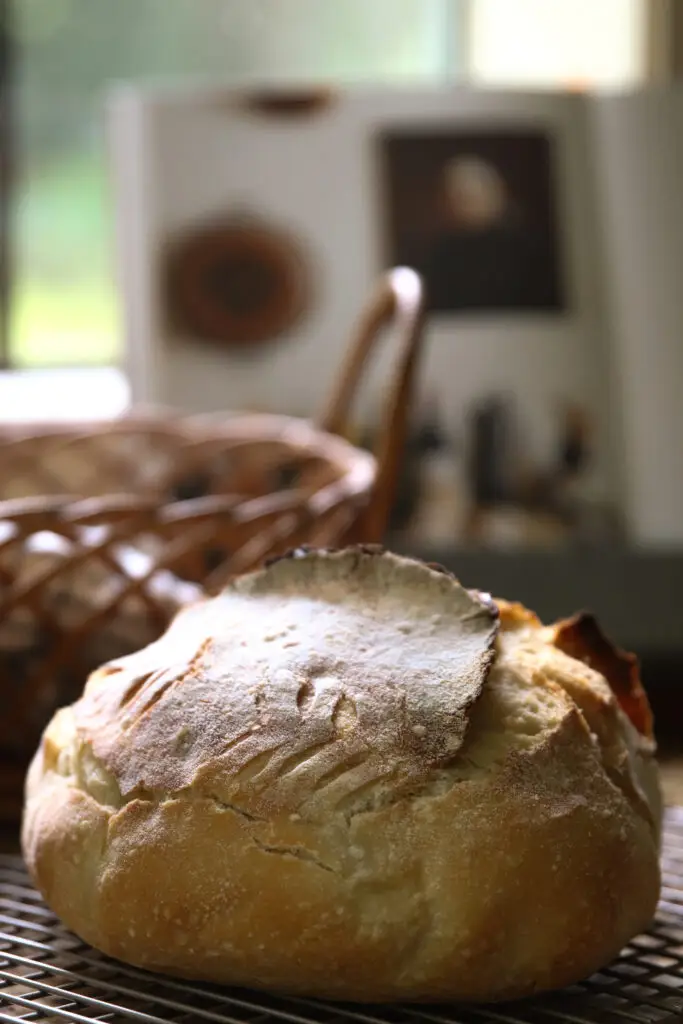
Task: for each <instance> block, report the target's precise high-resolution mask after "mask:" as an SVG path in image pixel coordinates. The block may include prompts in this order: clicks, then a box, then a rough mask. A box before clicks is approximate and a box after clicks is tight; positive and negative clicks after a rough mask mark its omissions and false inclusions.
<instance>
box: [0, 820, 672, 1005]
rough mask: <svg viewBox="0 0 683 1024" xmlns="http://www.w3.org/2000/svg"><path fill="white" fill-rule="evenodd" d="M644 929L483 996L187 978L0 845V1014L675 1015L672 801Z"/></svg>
mask: <svg viewBox="0 0 683 1024" xmlns="http://www.w3.org/2000/svg"><path fill="white" fill-rule="evenodd" d="M663 869H664V885H663V889H662V899H661V903H660V907H659V911H658V913H657V918H656V920H655V922H654V923H653V925H652V927H651V928H650V930H649V931H648V932H647V933H646V934H644V935H640V936H638V938H636V939H634V940H633V942H632V943H631V944H630V945H629V946H627V947H626V949H624V950H623V952H622V954H621V956H620V957H619V959H618V960H617V961H616V962H615V963H613V964H611V965H610V966H609V967H606V968H605V969H604V970H603V971H600V973H599V974H596V975H594V976H593V977H592V978H590V979H589V980H587V981H586V982H584V983H583V984H581V985H575V986H573V987H572V988H569V989H565V990H564V991H562V992H558V993H554V994H552V995H549V996H542V997H539V998H538V999H533V1000H528V1001H526V1002H524V1003H515V1004H508V1005H505V1006H503V1005H500V1004H498V1005H496V1006H491V1007H488V1006H486V1007H476V1008H475V1007H462V1008H461V1007H456V1006H449V1007H443V1006H439V1007H430V1006H390V1007H386V1006H358V1005H356V1004H354V1005H353V1006H351V1005H340V1004H332V1003H323V1002H318V1001H316V1000H311V999H295V998H284V997H274V996H265V995H263V994H261V993H256V992H247V991H239V992H238V991H235V990H232V989H221V988H218V987H215V986H210V985H196V984H189V983H185V982H181V981H176V980H174V979H170V978H161V977H158V976H157V975H152V974H148V973H146V972H145V971H139V970H135V969H134V968H132V967H126V966H125V965H124V964H120V963H118V962H117V961H114V960H110V959H109V958H108V957H105V956H104V955H103V954H101V953H99V952H97V951H96V950H94V949H92V948H91V947H90V946H87V945H85V943H83V942H81V941H80V939H77V938H76V936H75V935H73V934H72V933H71V932H68V931H67V930H66V928H64V927H63V925H62V924H60V922H59V920H58V919H57V918H56V917H55V916H54V914H52V912H51V911H50V910H48V908H47V907H46V906H45V904H44V903H43V902H42V900H41V898H40V896H39V895H38V893H37V892H36V891H35V890H34V889H33V888H32V887H31V884H30V882H29V880H28V877H27V875H26V872H25V870H24V867H23V865H22V863H21V860H20V859H19V858H18V857H0V1021H16V1020H25V1021H72V1022H73V1021H81V1022H82V1021H92V1020H98V1021H110V1022H112V1024H119V1022H121V1024H123V1022H126V1021H136V1022H137V1024H167V1022H171V1021H173V1022H186V1024H195V1022H196V1024H201V1022H202V1021H214V1022H219V1024H222V1022H226V1021H227V1022H229V1024H266V1022H268V1024H560V1022H565V1024H624V1022H626V1021H631V1022H634V1021H635V1022H638V1024H643V1022H654V1021H662V1022H665V1024H670V1022H671V1024H673V1022H674V1021H676V1022H679V1024H680V1022H683V808H677V809H674V810H671V811H669V813H668V815H667V820H666V827H665V835H664V852H663Z"/></svg>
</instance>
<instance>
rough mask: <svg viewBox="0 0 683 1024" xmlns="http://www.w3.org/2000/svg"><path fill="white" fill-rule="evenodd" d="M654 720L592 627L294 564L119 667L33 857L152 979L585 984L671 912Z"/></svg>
mask: <svg viewBox="0 0 683 1024" xmlns="http://www.w3.org/2000/svg"><path fill="white" fill-rule="evenodd" d="M659 828H660V804H659V791H658V783H657V774H656V767H655V762H654V741H653V737H652V721H651V715H650V710H649V706H648V703H647V699H646V697H645V694H644V692H643V690H642V687H641V685H640V682H639V679H638V668H637V663H636V661H635V659H634V658H633V657H632V656H630V655H627V654H625V653H623V652H621V651H619V650H617V649H615V648H614V647H613V646H612V645H611V644H610V643H609V642H608V641H607V639H606V638H605V637H604V636H603V635H602V633H601V632H600V630H599V629H598V627H597V626H596V624H595V622H594V621H593V620H592V619H591V618H589V617H588V616H578V617H577V618H575V619H572V620H568V621H566V622H561V623H559V624H556V625H553V626H543V625H542V624H541V623H540V622H539V620H538V619H537V618H536V617H535V615H533V614H532V613H531V612H529V611H527V610H526V609H524V608H522V607H521V606H519V605H515V604H509V603H507V602H505V601H499V600H496V601H494V600H493V599H491V598H490V597H488V596H487V595H483V594H481V593H478V592H474V591H468V590H466V589H465V588H463V587H462V586H461V585H460V584H459V583H458V582H457V580H456V579H455V578H454V577H452V576H451V575H450V574H448V573H445V572H444V571H443V570H439V569H437V568H434V567H430V566H427V565H424V564H422V563H419V562H416V561H413V560H409V559H405V558H401V557H397V556H395V555H391V554H388V553H384V552H381V551H379V550H376V549H372V548H354V549H347V550H343V551H338V552H328V551H298V552H294V553H293V554H292V555H290V556H288V557H285V558H283V559H280V560H278V561H275V562H274V563H271V564H270V565H269V566H267V567H266V568H264V569H263V570H260V571H258V572H255V573H252V574H249V575H246V576H243V577H240V578H238V579H236V580H235V581H234V582H233V583H232V584H231V585H230V586H229V587H228V588H227V589H226V590H225V591H224V592H223V593H222V594H221V595H220V596H219V597H216V598H214V599H211V600H206V601H203V602H200V603H198V604H196V605H194V606H193V607H191V608H189V609H187V610H185V611H183V612H181V613H180V615H179V616H178V618H177V619H176V620H175V622H174V623H173V625H172V626H171V627H170V629H169V630H168V632H167V633H166V634H165V635H164V636H163V637H162V638H161V639H160V640H159V641H158V642H156V643H153V644H152V645H151V646H149V647H147V648H145V649H144V650H141V651H140V652H139V653H137V654H134V655H132V656H130V657H126V658H123V659H121V660H119V661H115V662H111V663H109V664H108V665H106V666H104V667H103V668H102V669H100V670H99V671H97V672H95V674H94V675H93V676H92V677H91V678H90V679H89V681H88V683H87V685H86V688H85V693H84V695H83V697H82V698H81V699H80V700H79V701H78V702H77V703H76V704H74V705H73V706H72V707H70V708H66V709H64V710H61V711H60V712H58V713H57V715H56V716H55V717H54V719H53V720H52V722H51V723H50V725H49V726H48V728H47V729H46V731H45V734H44V737H43V739H42V743H41V746H40V749H39V750H38V752H37V754H36V756H35V759H34V762H33V765H32V767H31V769H30V773H29V777H28V781H27V790H26V807H25V816H24V823H23V833H22V842H23V849H24V854H25V858H26V861H27V864H28V866H29V869H30V871H31V874H32V876H33V879H34V880H35V883H36V885H37V887H38V888H39V889H40V891H41V892H42V893H43V895H44V897H45V899H46V900H47V902H48V903H49V904H50V906H51V907H52V908H53V909H54V910H55V911H56V912H57V913H58V914H59V915H61V917H62V918H63V920H64V921H65V922H66V924H67V925H68V926H69V927H70V928H72V929H73V930H74V931H75V932H77V933H78V934H79V935H80V936H82V937H83V938H84V939H85V940H87V941H88V942H90V943H92V944H93V945H94V946H96V947H98V948H99V949H101V950H103V951H105V952H106V953H109V954H111V955H112V956H114V957H118V958H120V959H121V960H124V961H127V962H129V963H131V964H136V965H140V966H143V967H146V968H150V969H151V970H154V971H161V972H167V973H170V974H175V975H179V976H183V977H186V978H197V979H207V980H211V981H217V982H223V983H229V984H236V985H243V986H252V987H259V988H263V989H271V990H275V991H283V992H289V993H298V994H305V995H309V996H319V997H331V998H335V999H343V1000H347V999H348V1000H361V1001H363V1002H369V1001H389V1000H439V1001H444V1000H473V1001H474V1000H476V1001H493V1000H500V999H510V998H515V997H520V996H524V995H527V994H530V993H533V992H537V991H540V990H545V989H549V988H555V987H559V986H563V985H566V984H568V983H571V982H575V981H577V980H578V979H581V978H583V977H585V976H586V975H588V974H589V973H591V972H592V971H594V970H596V969H597V968H599V967H600V966H602V965H603V964H605V963H606V962H607V961H609V960H610V959H611V958H612V957H614V956H615V955H616V954H617V953H618V952H619V950H620V948H621V947H622V946H623V945H624V944H625V943H626V942H628V941H629V940H630V939H631V938H632V937H633V936H634V934H636V933H637V932H638V931H640V930H641V929H643V928H644V927H646V926H647V925H648V923H649V921H650V919H651V917H652V915H653V912H654V910H655V906H656V903H657V899H658V893H659V884H660V883H659V868H658V843H659Z"/></svg>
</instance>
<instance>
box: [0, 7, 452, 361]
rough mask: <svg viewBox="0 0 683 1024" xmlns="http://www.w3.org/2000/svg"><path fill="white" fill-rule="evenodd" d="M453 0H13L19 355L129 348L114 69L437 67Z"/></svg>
mask: <svg viewBox="0 0 683 1024" xmlns="http://www.w3.org/2000/svg"><path fill="white" fill-rule="evenodd" d="M0 2H3V0H0ZM4 2H5V3H6V4H7V3H8V0H4ZM456 5H457V0H456V3H455V4H454V3H451V2H450V0H372V3H369V2H368V0H334V3H331V2H330V3H327V2H325V0H248V2H246V0H15V2H14V3H13V4H11V5H10V9H11V12H12V15H13V17H12V21H11V26H10V27H11V39H12V41H13V43H14V54H15V58H16V85H17V96H18V109H17V121H18V140H19V149H20V161H21V176H20V179H19V182H18V187H17V188H16V191H15V208H14V216H13V220H14V226H13V228H14V230H13V242H14V261H13V262H14V281H15V287H14V292H13V302H12V304H11V322H10V330H9V361H10V364H11V365H12V366H14V367H19V368H21V367H38V366H43V367H45V366H53V367H54V366H74V365H77V366H83V365H90V366H96V365H102V364H111V363H112V362H115V361H116V359H117V358H118V356H119V345H118V338H119V330H118V320H117V306H116V294H115V290H114V285H113V281H112V272H111V264H112V253H111V246H112V237H111V235H112V233H111V226H110V214H109V204H108V197H107V177H106V166H105V160H104V153H103V148H104V147H103V144H102V138H101V112H102V106H103V100H104V97H105V94H106V92H107V89H108V87H109V86H110V84H111V82H112V81H113V80H121V79H128V80H131V79H141V80H142V79H149V78H159V77H174V76H178V75H201V76H207V77H215V76H221V77H224V78H228V79H229V78H235V77H240V76H248V77H257V78H261V79H263V78H264V77H269V78H271V79H283V78H287V77H292V76H294V77H297V78H306V77H311V78H315V77H320V76H325V77H327V78H330V77H332V78H334V79H336V80H339V81H348V80H357V79H365V80H382V79H391V80H396V79H403V80H416V79H424V78H429V77H434V76H436V75H439V74H441V73H442V72H443V70H444V65H445V64H448V63H449V62H451V61H452V59H453V47H452V42H453V33H452V32H451V31H450V28H447V19H448V18H449V16H450V14H451V13H452V10H453V9H454V7H455V6H456ZM446 42H448V45H446Z"/></svg>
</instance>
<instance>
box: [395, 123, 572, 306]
mask: <svg viewBox="0 0 683 1024" xmlns="http://www.w3.org/2000/svg"><path fill="white" fill-rule="evenodd" d="M379 145H380V154H381V157H380V159H381V169H382V179H383V196H384V202H385V213H384V217H385V245H386V254H385V258H386V261H387V262H388V263H401V264H406V265H407V266H412V267H415V268H416V269H418V270H419V271H420V272H421V273H422V274H423V275H424V278H425V281H426V284H427V290H428V295H429V303H430V308H431V310H432V311H433V312H434V313H451V314H453V313H458V312H464V311H468V312H477V311H480V312H483V313H491V312H505V313H514V312H515V311H519V312H524V313H529V312H534V311H538V312H544V313H548V312H550V313H552V312H563V311H564V310H565V309H566V289H565V286H564V281H563V275H562V262H561V258H560V244H559V214H558V210H557V204H556V195H555V192H556V189H555V173H554V152H553V141H552V138H551V136H550V135H549V134H548V133H547V132H545V131H543V130H534V129H529V128H524V127H522V128H520V129H515V128H514V127H511V126H505V127H504V128H500V129H495V128H494V129H489V128H487V129H481V130H476V129H473V128H472V127H470V126H469V125H468V126H467V128H466V130H462V127H456V128H455V129H453V128H450V129H449V128H441V127H440V128H438V129H437V130H434V129H432V130H429V131H425V130H424V128H421V129H418V130H403V129H400V130H396V129H395V128H394V129H392V130H391V131H389V132H384V133H382V134H381V136H380V140H379Z"/></svg>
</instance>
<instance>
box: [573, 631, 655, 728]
mask: <svg viewBox="0 0 683 1024" xmlns="http://www.w3.org/2000/svg"><path fill="white" fill-rule="evenodd" d="M555 646H556V647H559V649H560V650H561V651H564V652H565V654H569V655H570V656H571V657H572V658H577V659H578V660H579V661H583V662H584V663H585V664H586V665H589V666H590V667H591V668H594V669H595V670H596V671H597V672H600V673H601V675H603V676H604V677H605V679H606V680H607V682H608V683H609V685H610V686H611V688H612V690H613V691H614V694H615V696H616V698H617V700H618V701H619V704H620V706H621V707H622V708H623V709H624V712H625V713H626V714H627V715H628V717H629V718H630V720H631V722H632V723H633V725H634V726H635V728H636V729H637V730H638V732H639V733H641V734H642V735H643V736H647V737H649V738H650V739H652V737H653V735H654V733H653V726H654V723H653V720H652V712H651V710H650V705H649V703H648V699H647V696H646V694H645V691H644V689H643V686H642V683H641V682H640V671H639V665H638V659H637V657H636V656H635V654H630V653H629V652H627V651H622V650H620V649H619V648H618V647H616V646H615V645H614V644H613V643H612V642H611V640H609V638H608V637H606V636H605V634H604V633H603V632H602V630H601V628H600V626H599V624H598V622H597V621H596V619H595V617H594V616H593V615H589V614H588V613H587V612H582V613H580V614H578V615H574V616H573V617H572V618H571V619H565V620H564V621H563V622H559V623H558V624H557V626H556V629H555Z"/></svg>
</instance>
